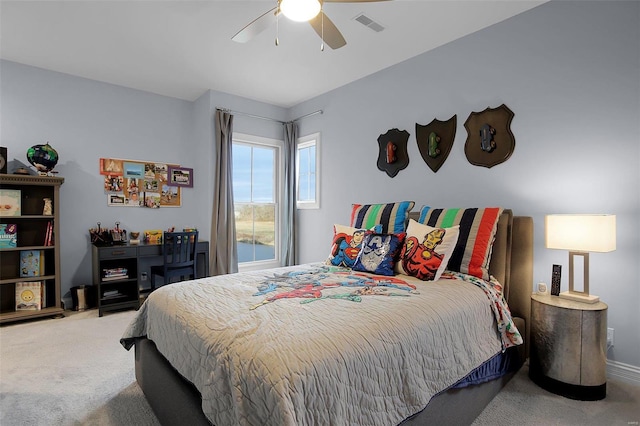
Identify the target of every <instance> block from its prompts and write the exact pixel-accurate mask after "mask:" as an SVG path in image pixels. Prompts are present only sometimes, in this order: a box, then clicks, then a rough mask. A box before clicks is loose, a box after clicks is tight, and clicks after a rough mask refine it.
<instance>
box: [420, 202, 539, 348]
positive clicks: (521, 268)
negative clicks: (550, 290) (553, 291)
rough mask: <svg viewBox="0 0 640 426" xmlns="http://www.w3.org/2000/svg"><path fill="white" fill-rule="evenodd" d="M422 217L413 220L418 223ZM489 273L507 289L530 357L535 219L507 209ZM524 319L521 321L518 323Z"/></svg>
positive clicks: (500, 227) (508, 300) (512, 313)
mask: <svg viewBox="0 0 640 426" xmlns="http://www.w3.org/2000/svg"><path fill="white" fill-rule="evenodd" d="M418 216H419V213H418V212H411V213H410V217H411V218H412V219H414V220H418ZM489 273H490V274H491V275H493V276H494V277H496V279H497V280H498V281H499V282H500V283H501V284H502V285H503V287H504V294H505V299H506V300H507V303H508V304H509V309H510V310H511V315H512V316H513V317H514V321H515V323H516V327H518V329H519V330H520V332H521V333H522V334H523V336H524V340H525V344H524V345H523V346H522V356H524V357H526V356H528V354H529V327H530V321H529V318H530V313H531V292H532V291H533V219H532V218H531V217H529V216H514V215H513V212H512V211H511V210H510V209H505V210H504V211H503V212H502V215H501V216H500V219H499V220H498V229H497V231H496V237H495V241H494V243H493V249H492V252H491V262H490V264H489ZM518 318H520V319H521V320H518Z"/></svg>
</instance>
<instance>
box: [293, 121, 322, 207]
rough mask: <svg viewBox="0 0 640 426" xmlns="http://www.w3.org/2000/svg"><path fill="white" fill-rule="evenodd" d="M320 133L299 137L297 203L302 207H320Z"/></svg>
mask: <svg viewBox="0 0 640 426" xmlns="http://www.w3.org/2000/svg"><path fill="white" fill-rule="evenodd" d="M319 144H320V134H319V133H314V134H312V135H309V136H305V137H302V138H300V139H298V143H297V147H298V149H297V153H296V165H297V168H296V172H297V180H296V184H297V195H296V196H297V205H298V208H301V209H317V208H320V185H319V184H320V178H319V176H318V171H319V169H320V167H319V162H320V159H319V156H318V147H319Z"/></svg>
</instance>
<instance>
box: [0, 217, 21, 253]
mask: <svg viewBox="0 0 640 426" xmlns="http://www.w3.org/2000/svg"><path fill="white" fill-rule="evenodd" d="M13 247H18V225H17V224H15V223H0V248H13Z"/></svg>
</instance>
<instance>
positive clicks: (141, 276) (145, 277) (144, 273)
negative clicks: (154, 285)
mask: <svg viewBox="0 0 640 426" xmlns="http://www.w3.org/2000/svg"><path fill="white" fill-rule="evenodd" d="M146 280H147V273H146V272H143V273H141V274H140V281H146Z"/></svg>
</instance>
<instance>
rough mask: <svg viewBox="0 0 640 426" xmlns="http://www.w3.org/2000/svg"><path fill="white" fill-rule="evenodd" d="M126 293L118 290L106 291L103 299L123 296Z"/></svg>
mask: <svg viewBox="0 0 640 426" xmlns="http://www.w3.org/2000/svg"><path fill="white" fill-rule="evenodd" d="M123 296H124V294H122V293H120V292H119V291H118V290H111V291H105V292H104V293H103V294H102V298H103V299H113V298H116V297H123Z"/></svg>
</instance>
